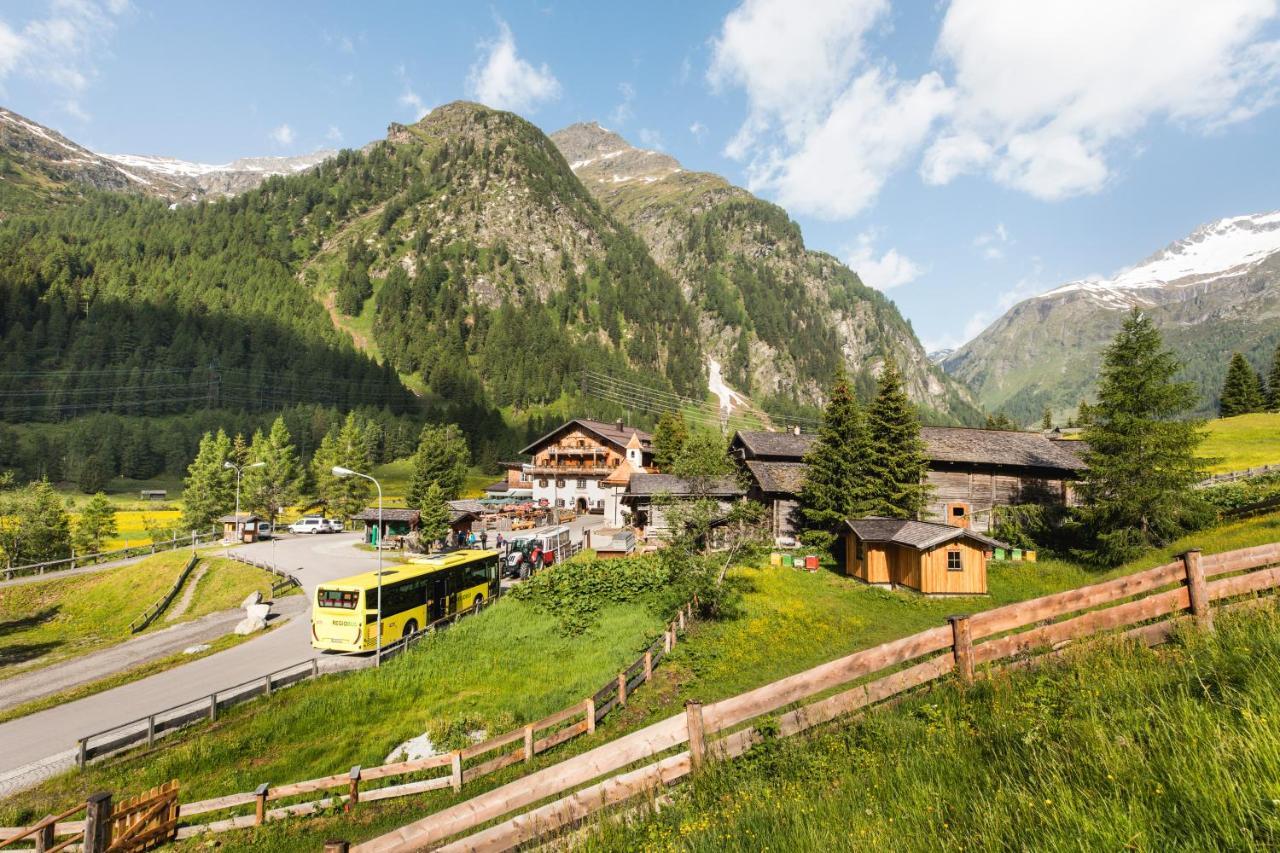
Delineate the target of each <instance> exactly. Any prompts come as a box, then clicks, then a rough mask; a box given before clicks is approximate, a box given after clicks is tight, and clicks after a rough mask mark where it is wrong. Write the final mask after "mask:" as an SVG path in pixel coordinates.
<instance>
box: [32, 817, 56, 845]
mask: <svg viewBox="0 0 1280 853" xmlns="http://www.w3.org/2000/svg"><path fill="white" fill-rule="evenodd" d="M51 817H53V815H48V816H46V817H45V820H49V818H51ZM53 833H54V828H53V821H51V820H50V821H49V823H48V824H46V825H45V826H42V827H40V831H39V832H37V833H36V853H45V851H47V850H52V849H53V848H54V847H55V846H56V844H55V842H54V835H53Z"/></svg>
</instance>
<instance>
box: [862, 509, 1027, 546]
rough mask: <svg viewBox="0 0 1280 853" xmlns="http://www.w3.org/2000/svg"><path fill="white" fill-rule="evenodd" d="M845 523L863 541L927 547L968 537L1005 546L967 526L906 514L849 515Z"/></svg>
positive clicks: (984, 542) (992, 544) (986, 543)
mask: <svg viewBox="0 0 1280 853" xmlns="http://www.w3.org/2000/svg"><path fill="white" fill-rule="evenodd" d="M845 524H846V525H847V526H848V527H849V529H850V530H852V531H853V532H854V533H856V534H857V535H858V538H859V539H861V540H862V541H864V542H892V543H894V544H895V545H906V546H907V547H908V548H914V549H916V550H917V551H928V550H929V549H931V548H936V547H937V546H938V545H942V544H943V543H946V542H951V541H952V540H955V539H972V540H973V541H975V542H978V543H980V544H982V545H985V546H987V547H988V548H1008V547H1009V546H1008V545H1006V544H1004V543H1003V542H999V541H997V540H995V539H992V538H991V537H989V536H983V535H982V534H981V533H977V532H976V531H973V530H970V529H969V528H967V527H955V526H954V525H950V524H938V523H936V522H932V521H915V520H914V519H908V518H880V517H872V518H851V519H849V520H848V521H846V522H845Z"/></svg>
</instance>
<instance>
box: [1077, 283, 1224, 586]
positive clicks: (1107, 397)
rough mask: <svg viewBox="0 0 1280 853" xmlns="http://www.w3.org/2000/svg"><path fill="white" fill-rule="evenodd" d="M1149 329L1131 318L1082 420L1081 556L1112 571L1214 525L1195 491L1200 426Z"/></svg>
mask: <svg viewBox="0 0 1280 853" xmlns="http://www.w3.org/2000/svg"><path fill="white" fill-rule="evenodd" d="M1163 347H1164V344H1163V341H1162V340H1161V337H1160V332H1159V331H1157V329H1156V327H1155V325H1154V324H1153V323H1152V322H1151V319H1150V318H1148V317H1146V316H1144V315H1143V314H1142V313H1141V312H1140V311H1139V310H1138V309H1136V308H1135V309H1134V310H1133V312H1132V313H1131V314H1129V316H1128V317H1127V318H1126V319H1125V321H1124V325H1123V326H1122V327H1121V330H1120V332H1119V334H1117V335H1116V338H1115V340H1114V341H1113V342H1112V344H1111V345H1110V346H1109V347H1108V348H1107V349H1106V351H1105V352H1104V353H1103V359H1102V369H1101V371H1100V377H1099V382H1098V401H1097V402H1096V403H1094V404H1092V405H1090V406H1089V407H1088V408H1087V410H1086V411H1085V413H1084V415H1083V418H1084V430H1085V431H1084V440H1085V445H1084V451H1083V456H1084V462H1085V465H1086V466H1087V467H1086V471H1085V474H1084V478H1083V480H1082V481H1081V483H1080V487H1079V495H1080V498H1081V500H1082V506H1081V507H1080V508H1079V509H1078V510H1077V511H1076V514H1075V515H1076V519H1075V520H1076V522H1077V525H1076V526H1077V527H1078V529H1079V530H1080V531H1081V533H1082V534H1084V536H1085V537H1087V538H1086V540H1085V541H1084V542H1083V543H1082V547H1081V548H1080V549H1079V553H1080V554H1081V555H1082V556H1084V557H1085V558H1087V559H1089V560H1091V561H1093V562H1096V563H1101V564H1104V565H1117V564H1119V563H1122V562H1124V561H1125V560H1127V559H1130V558H1132V557H1134V556H1136V555H1137V554H1139V553H1141V552H1142V551H1143V550H1144V549H1146V548H1148V547H1153V546H1160V545H1164V544H1166V543H1168V542H1170V541H1172V540H1173V539H1175V538H1177V537H1178V536H1180V535H1182V534H1184V533H1186V532H1187V531H1189V530H1193V529H1195V528H1196V527H1198V526H1200V525H1201V524H1204V523H1206V522H1207V521H1208V520H1209V519H1210V518H1211V513H1210V512H1209V511H1208V508H1207V506H1206V504H1205V503H1204V501H1203V500H1202V499H1201V498H1200V497H1199V496H1198V494H1197V493H1196V491H1195V490H1194V489H1193V488H1192V486H1194V485H1195V484H1196V483H1197V482H1199V481H1200V480H1201V479H1203V477H1204V471H1203V470H1202V465H1203V461H1202V460H1200V459H1198V458H1197V457H1196V448H1197V447H1198V446H1199V444H1200V441H1201V438H1202V432H1201V426H1202V422H1199V421H1193V420H1186V419H1185V416H1186V414H1187V412H1189V411H1190V410H1192V409H1193V408H1194V407H1195V405H1196V394H1195V391H1194V390H1193V388H1192V385H1191V384H1190V383H1189V382H1177V381H1174V377H1175V376H1176V375H1177V374H1178V373H1179V372H1180V371H1181V370H1182V365H1181V363H1179V361H1178V359H1177V358H1176V357H1175V356H1174V355H1173V353H1172V352H1170V351H1168V350H1166V349H1164V348H1163Z"/></svg>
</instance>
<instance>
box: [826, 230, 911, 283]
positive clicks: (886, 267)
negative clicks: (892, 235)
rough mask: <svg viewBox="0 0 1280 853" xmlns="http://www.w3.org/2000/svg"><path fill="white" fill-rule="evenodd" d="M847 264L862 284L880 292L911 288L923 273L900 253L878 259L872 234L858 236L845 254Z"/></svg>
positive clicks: (890, 251) (893, 251) (885, 254)
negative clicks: (909, 285) (855, 242)
mask: <svg viewBox="0 0 1280 853" xmlns="http://www.w3.org/2000/svg"><path fill="white" fill-rule="evenodd" d="M845 263H846V264H848V266H849V268H850V269H852V270H853V271H854V272H856V273H857V274H858V278H860V279H862V282H863V284H866V285H867V286H868V287H874V288H875V289H876V290H881V291H884V290H889V289H890V288H894V287H899V286H901V285H904V284H909V283H911V282H913V281H915V280H916V279H917V278H919V277H920V276H921V275H922V274H923V273H924V268H923V267H921V266H920V265H919V264H917V263H916V262H915V261H913V260H911V259H910V258H908V257H907V256H906V255H903V254H901V253H900V252H899V251H898V250H897V249H890V250H889V251H887V252H885V253H884V254H883V255H880V256H879V257H876V250H875V234H874V233H872V232H863V233H862V234H859V235H858V244H857V245H856V246H854V247H852V248H850V249H847V250H846V251H845Z"/></svg>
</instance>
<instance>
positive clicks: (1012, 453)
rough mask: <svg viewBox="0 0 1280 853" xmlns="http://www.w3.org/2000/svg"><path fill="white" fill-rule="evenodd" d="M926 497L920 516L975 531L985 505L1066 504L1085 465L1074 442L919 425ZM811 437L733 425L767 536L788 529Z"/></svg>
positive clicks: (986, 523) (784, 534) (785, 536)
mask: <svg viewBox="0 0 1280 853" xmlns="http://www.w3.org/2000/svg"><path fill="white" fill-rule="evenodd" d="M920 437H921V438H922V439H923V440H924V445H925V454H926V455H927V456H928V459H929V473H928V483H929V485H930V486H932V487H933V488H932V491H931V493H930V502H929V504H928V506H926V507H925V510H924V513H923V517H924V519H926V520H931V521H944V522H946V523H948V524H955V525H957V526H962V527H970V528H972V529H974V530H979V531H987V530H989V529H990V528H991V511H992V509H993V508H994V507H997V506H1008V505H1010V504H1022V503H1040V504H1070V503H1071V502H1072V500H1073V495H1072V489H1071V484H1072V482H1073V481H1074V480H1076V479H1077V478H1078V477H1079V476H1080V474H1081V472H1082V471H1083V470H1084V463H1083V462H1081V460H1080V456H1079V454H1078V452H1077V450H1078V449H1079V448H1080V447H1081V446H1082V445H1081V443H1080V442H1078V441H1062V440H1055V439H1052V438H1049V437H1047V436H1045V435H1044V434H1042V433H1039V432H1017V431H1013V430H994V429H970V428H967V427H924V428H923V429H922V430H921V431H920ZM814 440H815V436H813V435H809V434H801V433H796V432H763V431H747V430H744V431H740V432H738V433H737V434H735V435H734V437H733V441H732V442H731V443H730V445H729V451H730V453H731V454H732V455H733V456H734V458H736V459H737V460H738V461H739V462H740V463H741V464H742V465H743V467H745V468H746V469H747V474H748V475H749V477H750V480H751V483H752V487H751V489H750V490H749V494H748V496H749V497H750V498H751V499H752V500H758V501H761V502H762V503H764V504H765V506H766V507H768V509H769V511H770V518H771V520H772V522H773V534H774V538H775V539H776V540H777V541H778V542H780V543H783V544H785V543H786V542H787V541H788V540H790V539H792V538H793V537H794V535H795V531H796V527H797V521H798V519H796V517H795V515H796V513H795V510H796V499H797V497H798V495H799V493H800V487H801V486H802V485H803V484H804V475H805V470H806V467H807V466H806V465H805V464H804V456H805V454H806V453H808V452H809V449H810V448H811V447H812V446H813V442H814Z"/></svg>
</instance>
